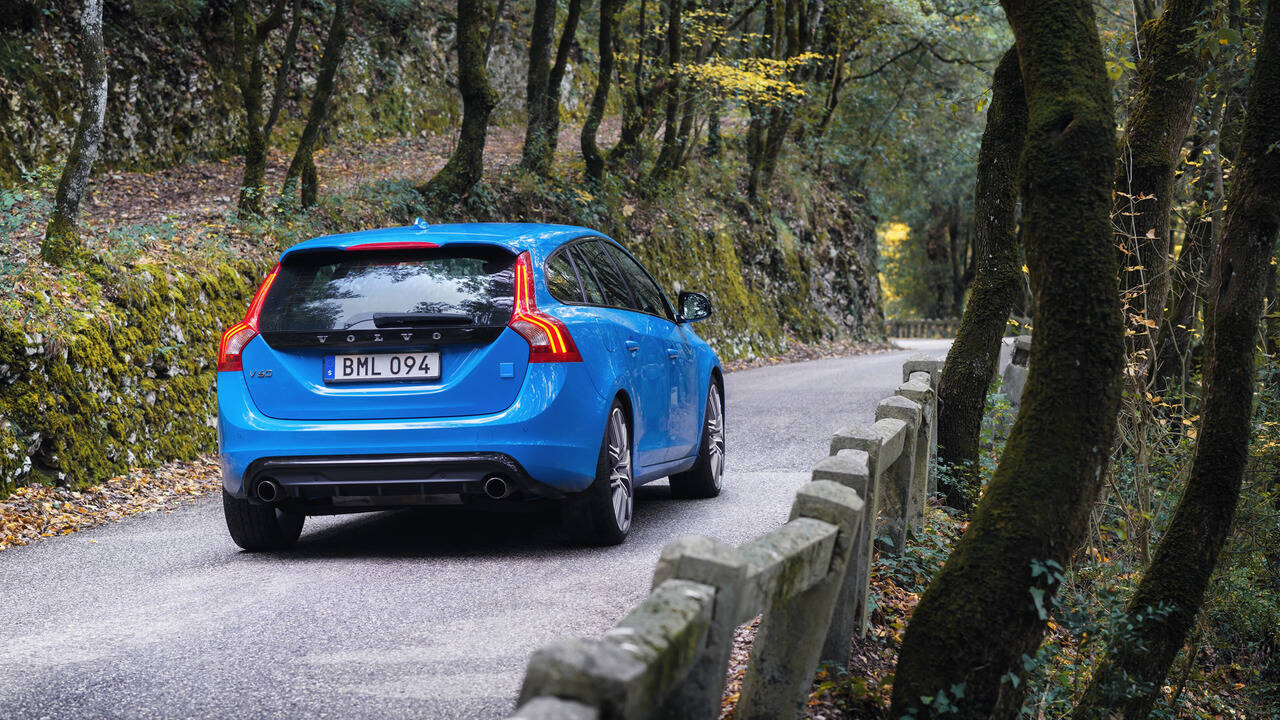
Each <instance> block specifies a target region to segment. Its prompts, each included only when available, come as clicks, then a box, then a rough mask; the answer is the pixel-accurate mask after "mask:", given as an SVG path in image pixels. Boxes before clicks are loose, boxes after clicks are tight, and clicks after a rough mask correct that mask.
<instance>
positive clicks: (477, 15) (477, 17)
mask: <svg viewBox="0 0 1280 720" xmlns="http://www.w3.org/2000/svg"><path fill="white" fill-rule="evenodd" d="M457 9H458V19H457V33H458V37H457V42H458V93H459V94H460V95H462V127H461V128H460V129H459V131H458V144H457V146H456V147H454V149H453V154H452V155H451V156H449V161H448V162H447V163H445V165H444V167H442V168H440V172H438V173H436V175H435V177H433V178H431V180H430V181H428V182H427V183H426V184H425V185H421V186H419V188H418V189H419V191H421V192H423V193H424V194H429V195H445V196H459V195H463V194H464V193H466V192H467V191H468V190H470V189H471V187H472V186H473V185H475V184H476V183H478V182H480V178H482V177H483V176H484V144H485V138H486V136H487V135H488V132H489V114H490V113H491V112H493V107H494V106H495V105H497V104H498V93H497V92H496V91H495V90H494V89H493V88H492V87H490V86H489V73H488V72H486V71H485V68H484V41H485V33H484V12H485V3H484V2H481V0H458V5H457Z"/></svg>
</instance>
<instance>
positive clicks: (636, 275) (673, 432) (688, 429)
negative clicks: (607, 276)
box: [608, 244, 701, 461]
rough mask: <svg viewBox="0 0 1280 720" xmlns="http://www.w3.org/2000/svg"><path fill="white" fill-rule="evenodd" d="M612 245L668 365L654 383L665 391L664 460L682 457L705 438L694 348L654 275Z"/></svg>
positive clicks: (615, 258)
mask: <svg viewBox="0 0 1280 720" xmlns="http://www.w3.org/2000/svg"><path fill="white" fill-rule="evenodd" d="M608 248H609V250H610V254H611V256H612V257H613V259H614V261H615V262H616V263H617V264H618V267H619V268H620V269H621V270H622V274H623V276H624V277H626V279H627V283H628V284H629V285H630V287H631V295H632V297H633V298H634V299H635V302H636V309H637V310H639V311H640V312H643V313H645V314H646V315H648V316H649V336H648V340H649V342H651V343H652V344H653V345H654V346H655V347H656V348H657V349H658V350H659V353H660V356H661V358H662V364H663V366H664V367H663V368H662V369H661V370H657V369H655V372H654V373H653V374H654V378H653V382H654V383H655V384H657V385H660V386H662V387H663V389H664V394H665V397H664V399H663V401H662V404H663V406H664V407H665V416H666V417H665V418H664V422H663V425H664V433H665V435H666V440H665V442H666V449H665V451H664V453H663V460H664V461H670V460H679V459H680V458H684V457H687V456H689V455H691V454H693V453H694V452H696V451H697V447H696V446H697V443H698V442H699V440H700V439H701V438H700V437H699V433H698V429H699V428H700V427H701V424H700V423H699V417H698V402H697V399H698V397H699V393H698V391H697V389H696V385H697V379H696V373H695V362H694V354H693V348H692V346H690V344H689V341H688V339H687V337H686V335H685V332H684V328H682V327H680V326H679V325H678V324H677V323H676V321H675V320H676V314H675V311H674V310H673V309H672V307H671V303H669V302H668V301H667V298H666V296H665V295H663V293H662V290H660V289H659V288H658V284H657V283H656V282H654V280H653V277H652V276H650V275H649V273H648V272H647V271H645V269H644V268H643V267H642V266H641V265H640V263H639V262H638V261H637V260H636V259H635V258H633V257H631V255H630V254H629V253H627V252H626V251H625V250H623V249H622V248H620V247H618V246H616V245H613V244H609V245H608Z"/></svg>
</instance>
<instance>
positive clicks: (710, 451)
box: [707, 383, 724, 489]
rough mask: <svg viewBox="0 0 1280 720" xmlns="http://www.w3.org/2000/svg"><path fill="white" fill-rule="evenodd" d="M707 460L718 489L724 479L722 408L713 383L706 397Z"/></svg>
mask: <svg viewBox="0 0 1280 720" xmlns="http://www.w3.org/2000/svg"><path fill="white" fill-rule="evenodd" d="M707 460H708V467H709V468H710V470H711V477H712V479H713V480H714V482H715V485H716V488H717V489H718V488H719V487H720V484H721V482H722V481H723V478H724V406H723V405H722V404H721V403H720V388H718V387H716V386H715V384H714V383H713V384H712V385H711V392H710V393H709V395H708V397H707Z"/></svg>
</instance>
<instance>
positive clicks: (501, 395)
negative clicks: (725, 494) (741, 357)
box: [217, 222, 725, 550]
mask: <svg viewBox="0 0 1280 720" xmlns="http://www.w3.org/2000/svg"><path fill="white" fill-rule="evenodd" d="M710 314H711V303H710V300H709V299H708V298H707V297H706V296H705V295H702V294H699V293H690V292H682V293H680V294H679V297H678V300H677V303H676V305H675V306H672V304H671V303H670V302H669V301H668V298H667V296H666V295H665V294H664V293H663V291H662V290H661V289H660V288H659V286H658V284H657V283H656V282H654V280H653V277H652V276H651V275H650V274H649V273H648V272H647V271H646V270H645V269H644V267H642V266H641V265H640V263H639V262H638V261H637V260H636V259H635V258H634V257H633V256H632V255H631V254H630V253H628V252H627V251H626V250H625V249H623V248H622V246H620V245H618V244H617V243H615V242H614V241H613V240H611V239H609V238H607V237H605V236H603V235H601V234H599V233H597V232H594V231H592V230H588V229H585V228H579V227H567V226H554V225H536V224H461V225H436V226H433V225H427V224H426V223H422V222H418V223H415V224H414V225H411V226H408V227H402V228H392V229H385V230H371V231H365V232H357V233H350V234H345V235H331V236H327V237H320V238H315V239H312V240H308V241H306V242H303V243H300V244H298V245H295V246H293V247H291V248H289V249H288V250H286V251H285V252H284V253H283V254H282V255H281V256H280V261H279V264H278V265H277V266H276V268H275V269H274V270H272V271H271V273H270V274H269V275H268V276H267V278H266V280H265V281H263V283H262V285H261V287H259V289H258V291H257V293H256V294H255V295H254V297H253V300H252V302H251V303H250V306H249V309H248V312H247V313H246V314H245V317H244V320H242V321H241V322H239V323H237V324H235V325H233V326H232V327H230V328H228V329H227V331H226V332H225V333H224V335H223V337H222V343H221V346H220V347H219V350H218V383H217V384H218V441H219V453H220V460H221V466H222V479H223V508H224V511H225V514H226V521H227V527H228V529H229V530H230V533H231V537H232V539H233V540H234V541H235V542H236V543H237V544H238V545H240V546H241V547H243V548H245V549H247V550H273V549H282V548H286V547H288V546H290V545H292V544H293V543H294V542H296V540H297V539H298V536H299V534H300V533H301V530H302V525H303V521H304V520H305V518H306V516H307V515H319V514H333V513H341V512H352V511H360V510H376V509H385V508H395V507H405V506H411V505H417V504H423V503H426V502H435V501H436V500H435V499H433V498H439V497H444V498H448V499H449V500H451V501H459V500H460V501H462V502H465V503H473V504H479V505H488V504H496V503H518V502H529V501H537V500H539V499H541V500H544V501H553V502H557V503H559V504H560V506H561V509H562V516H563V518H564V522H565V524H566V529H567V530H568V531H569V533H570V534H571V535H572V536H574V537H575V538H576V539H578V540H579V541H582V542H586V543H592V544H601V545H604V544H616V543H619V542H622V540H623V539H624V538H625V537H626V535H627V532H628V531H629V529H630V527H631V520H632V512H633V507H634V497H635V488H636V486H638V485H641V484H644V483H646V482H650V481H653V480H657V479H659V478H663V477H669V478H670V484H671V490H672V493H673V494H674V495H676V496H678V497H690V498H706V497H713V496H716V495H718V494H719V493H720V487H721V481H722V475H723V471H724V447H725V442H724V400H723V398H724V386H723V377H722V374H721V368H720V362H719V359H718V358H717V357H716V354H715V352H713V351H712V349H711V348H710V347H709V346H708V345H707V343H706V342H704V341H703V340H702V339H701V338H699V337H698V336H697V334H695V333H694V330H693V327H692V326H691V324H692V323H693V322H695V321H698V320H701V319H704V318H706V317H708V316H709V315H710Z"/></svg>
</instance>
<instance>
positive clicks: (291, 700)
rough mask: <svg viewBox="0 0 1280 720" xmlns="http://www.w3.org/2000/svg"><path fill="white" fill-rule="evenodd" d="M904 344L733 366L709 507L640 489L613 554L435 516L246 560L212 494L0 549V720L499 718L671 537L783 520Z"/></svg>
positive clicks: (646, 575)
mask: <svg viewBox="0 0 1280 720" xmlns="http://www.w3.org/2000/svg"><path fill="white" fill-rule="evenodd" d="M901 342H902V343H903V344H904V345H908V346H910V347H911V348H912V350H904V351H895V352H887V353H880V354H876V355H869V356H861V357H853V358H841V359H829V360H817V361H813V362H807V363H799V364H794V365H781V366H772V367H766V368H760V369H756V370H746V371H742V372H737V373H732V374H730V375H729V376H728V379H727V388H726V398H727V423H728V433H729V437H728V443H729V449H728V469H727V474H726V478H725V490H724V493H723V494H722V495H721V496H720V497H719V498H717V499H714V500H704V501H676V500H672V499H670V497H669V494H668V490H667V487H666V483H665V482H660V483H656V484H654V485H649V486H645V487H643V488H640V490H639V491H638V493H637V500H638V502H637V507H636V514H635V521H634V526H633V529H632V532H631V537H630V538H629V539H628V541H627V542H626V544H624V545H622V546H620V547H615V548H605V549H582V548H575V547H572V546H569V545H568V544H567V542H566V540H565V538H564V537H563V535H562V534H561V532H560V531H559V529H558V527H557V524H556V522H555V520H554V517H552V516H546V515H527V514H521V515H517V514H480V513H475V512H464V511H461V510H459V509H456V508H450V509H447V510H446V509H430V510H415V511H403V512H388V513H377V514H371V515H355V516H351V515H349V516H343V517H336V518H335V517H331V518H309V519H308V521H307V527H306V529H304V531H303V535H302V539H301V541H300V542H299V544H298V546H297V548H296V549H295V550H294V551H292V552H289V553H285V554H280V555H275V556H271V555H249V554H245V553H241V552H239V549H238V548H237V547H236V546H235V545H233V544H232V542H231V540H230V538H229V537H228V536H227V532H226V527H225V525H224V524H223V519H222V510H221V505H220V502H219V500H218V499H217V498H210V499H208V500H202V501H199V502H197V503H194V504H191V505H188V506H185V507H183V508H181V509H179V510H176V511H174V512H173V513H170V514H157V515H150V516H143V517H138V518H133V519H130V520H127V521H125V522H123V523H119V524H115V525H110V526H105V527H101V528H97V529H94V530H90V531H86V532H81V533H76V534H73V535H69V536H66V537H60V538H55V539H51V540H47V541H42V542H39V543H36V544H34V545H31V546H27V547H22V548H15V549H11V550H8V551H5V552H4V553H0V718H106V717H129V718H186V717H235V718H245V717H253V718H265V717H283V718H321V717H333V718H352V717H418V718H500V717H503V716H504V715H505V714H506V713H508V712H510V711H511V709H512V706H513V702H514V699H515V695H516V693H517V692H518V690H519V685H520V681H521V678H522V676H523V671H524V664H525V661H526V659H527V658H528V655H529V653H530V652H531V651H532V650H534V649H535V648H536V647H538V646H539V645H541V644H544V643H547V642H549V641H552V640H555V639H558V638H563V637H568V636H572V635H593V634H597V633H600V632H602V631H603V630H605V629H606V628H608V627H609V626H611V625H612V624H613V623H614V622H615V621H616V620H617V619H618V618H620V617H621V616H622V615H623V614H624V613H625V612H626V610H627V609H628V608H629V607H630V606H632V605H633V604H634V603H635V602H637V601H638V600H639V599H640V598H641V597H643V596H644V594H645V592H646V591H647V590H648V586H649V579H650V576H651V573H652V571H653V565H654V562H655V560H656V559H657V557H658V552H659V551H660V550H661V548H662V546H663V545H664V544H666V543H667V542H668V541H669V540H671V539H673V538H675V537H678V536H680V535H685V534H691V533H697V534H705V535H710V536H713V537H717V538H720V539H722V540H724V541H727V542H730V543H735V544H737V543H741V542H744V541H746V540H748V539H750V538H753V537H756V536H758V535H760V534H762V533H764V532H766V531H768V530H769V529H771V528H773V527H776V526H777V525H779V524H781V523H782V522H783V521H784V520H785V519H786V516H787V512H788V509H789V507H790V503H791V498H792V496H793V493H794V491H795V489H796V488H797V487H798V486H799V485H801V484H802V483H804V482H805V481H806V480H807V479H808V470H809V469H810V468H811V467H812V465H813V463H814V462H816V461H817V460H818V459H819V458H821V457H822V456H823V455H825V454H826V448H827V443H828V441H829V438H830V436H831V434H832V432H834V431H835V430H837V429H838V428H840V427H843V426H845V425H848V424H851V423H869V422H871V420H872V413H873V410H874V407H875V403H876V402H877V401H878V400H879V399H880V398H881V397H884V396H885V395H887V394H889V393H890V392H891V391H892V389H893V387H894V386H896V385H897V384H898V383H899V382H900V381H901V379H902V378H901V363H902V361H903V360H904V359H905V358H907V357H909V356H911V355H912V354H913V351H925V352H927V353H928V354H930V355H931V356H935V357H941V355H942V354H943V353H944V352H945V348H946V342H944V341H901ZM95 541H96V542H95Z"/></svg>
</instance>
